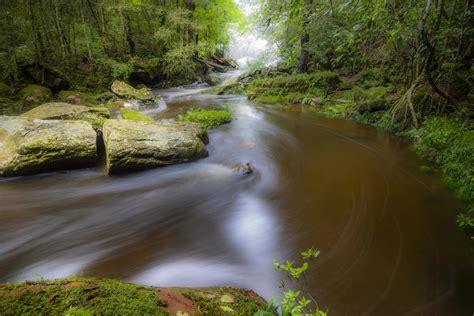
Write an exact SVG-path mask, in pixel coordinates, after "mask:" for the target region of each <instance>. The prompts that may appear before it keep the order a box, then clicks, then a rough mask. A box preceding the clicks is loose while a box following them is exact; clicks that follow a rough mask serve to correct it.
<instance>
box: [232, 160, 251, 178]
mask: <svg viewBox="0 0 474 316" xmlns="http://www.w3.org/2000/svg"><path fill="white" fill-rule="evenodd" d="M234 170H235V171H237V172H238V173H239V174H241V175H245V176H246V175H249V174H253V173H254V170H253V168H252V166H251V165H250V164H249V163H241V164H238V165H236V166H235V167H234Z"/></svg>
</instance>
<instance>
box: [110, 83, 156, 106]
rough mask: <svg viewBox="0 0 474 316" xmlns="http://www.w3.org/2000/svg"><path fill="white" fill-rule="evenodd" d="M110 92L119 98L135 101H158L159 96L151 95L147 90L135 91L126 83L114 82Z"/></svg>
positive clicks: (149, 90)
mask: <svg viewBox="0 0 474 316" xmlns="http://www.w3.org/2000/svg"><path fill="white" fill-rule="evenodd" d="M111 90H112V92H113V93H115V94H116V95H118V96H119V97H121V98H125V99H135V100H141V101H153V100H156V99H159V96H157V95H156V94H154V93H153V91H151V89H149V88H146V87H145V88H141V89H135V88H134V87H132V86H131V85H129V84H127V83H126V82H123V81H119V80H115V81H114V82H113V83H112V87H111Z"/></svg>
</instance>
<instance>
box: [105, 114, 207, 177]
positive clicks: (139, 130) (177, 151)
mask: <svg viewBox="0 0 474 316" xmlns="http://www.w3.org/2000/svg"><path fill="white" fill-rule="evenodd" d="M103 135H104V143H105V150H106V157H107V159H106V160H107V170H108V173H109V174H115V173H122V172H131V171H138V170H144V169H150V168H156V167H160V166H165V165H171V164H177V163H183V162H189V161H193V160H197V159H199V158H204V157H206V156H207V155H208V152H207V149H206V146H205V145H204V143H203V141H202V140H201V138H199V137H198V135H197V132H196V130H195V129H193V128H189V127H184V126H181V125H178V124H175V125H158V124H149V123H145V122H133V121H128V120H107V121H106V122H105V124H104V128H103Z"/></svg>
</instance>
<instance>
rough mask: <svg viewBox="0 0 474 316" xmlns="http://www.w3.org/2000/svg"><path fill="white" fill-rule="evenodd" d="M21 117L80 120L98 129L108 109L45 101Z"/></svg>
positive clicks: (107, 113)
mask: <svg viewBox="0 0 474 316" xmlns="http://www.w3.org/2000/svg"><path fill="white" fill-rule="evenodd" d="M22 116H23V117H27V118H33V119H42V120H81V121H86V122H89V123H90V124H92V126H93V127H94V128H95V129H99V128H101V127H102V125H103V124H104V121H105V120H106V119H108V118H109V117H110V114H109V110H108V109H106V108H104V107H89V106H83V105H72V104H68V103H62V102H52V103H45V104H42V105H40V106H38V107H35V108H34V109H32V110H30V111H28V112H26V113H23V115H22Z"/></svg>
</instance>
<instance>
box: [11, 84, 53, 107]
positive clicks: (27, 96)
mask: <svg viewBox="0 0 474 316" xmlns="http://www.w3.org/2000/svg"><path fill="white" fill-rule="evenodd" d="M19 95H20V98H21V100H22V101H24V102H27V103H32V104H39V103H44V102H48V101H49V100H50V99H51V97H52V92H51V90H50V89H49V88H47V87H43V86H39V85H35V84H30V85H27V86H26V87H24V88H23V89H21V90H20V92H19Z"/></svg>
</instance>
